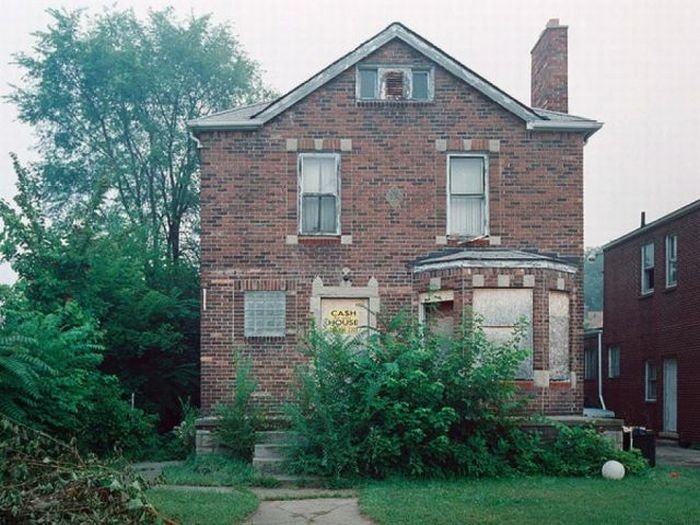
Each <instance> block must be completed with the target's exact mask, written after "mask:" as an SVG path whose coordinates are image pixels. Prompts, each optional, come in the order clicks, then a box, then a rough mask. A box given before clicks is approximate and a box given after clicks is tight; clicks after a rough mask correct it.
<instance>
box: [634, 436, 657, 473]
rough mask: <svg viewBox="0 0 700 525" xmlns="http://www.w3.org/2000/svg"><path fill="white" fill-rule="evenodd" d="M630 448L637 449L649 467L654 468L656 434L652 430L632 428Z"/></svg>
mask: <svg viewBox="0 0 700 525" xmlns="http://www.w3.org/2000/svg"><path fill="white" fill-rule="evenodd" d="M632 446H633V447H634V448H637V449H639V451H640V452H641V453H642V456H644V458H645V459H646V460H647V461H648V462H649V465H650V466H652V467H655V466H656V434H654V432H653V431H652V430H646V429H644V428H634V429H633V430H632Z"/></svg>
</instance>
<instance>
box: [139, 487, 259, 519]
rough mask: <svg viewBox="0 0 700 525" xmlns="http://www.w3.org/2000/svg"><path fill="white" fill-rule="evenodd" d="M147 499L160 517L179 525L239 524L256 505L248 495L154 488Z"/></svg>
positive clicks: (253, 497)
mask: <svg viewBox="0 0 700 525" xmlns="http://www.w3.org/2000/svg"><path fill="white" fill-rule="evenodd" d="M148 499H149V501H150V502H151V503H152V504H153V505H154V506H155V508H156V509H158V511H159V512H160V513H161V514H163V515H164V516H166V517H168V518H171V519H173V520H175V521H177V522H178V523H179V524H181V525H232V524H235V523H240V522H241V521H243V520H244V519H245V518H246V517H247V516H248V515H249V514H250V513H252V512H253V511H254V510H255V509H256V508H257V506H258V498H257V497H256V496H255V494H253V493H252V492H250V491H248V490H245V489H241V490H236V491H233V492H209V491H207V492H205V491H192V490H178V489H173V488H168V487H156V488H153V489H151V490H149V491H148Z"/></svg>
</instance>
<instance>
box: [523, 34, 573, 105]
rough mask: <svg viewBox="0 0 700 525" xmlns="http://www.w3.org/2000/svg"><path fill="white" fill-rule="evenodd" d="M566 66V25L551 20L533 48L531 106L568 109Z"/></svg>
mask: <svg viewBox="0 0 700 525" xmlns="http://www.w3.org/2000/svg"><path fill="white" fill-rule="evenodd" d="M568 67H569V66H568V36H567V28H566V26H560V25H559V21H558V20H550V21H549V23H548V24H547V28H546V29H545V30H544V31H543V32H542V34H541V35H540V38H539V40H538V41H537V43H536V44H535V47H533V48H532V74H531V77H530V81H531V87H530V99H531V104H532V107H534V108H544V109H550V110H553V111H561V112H563V113H567V112H568V111H569V87H568Z"/></svg>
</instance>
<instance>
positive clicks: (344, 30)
mask: <svg viewBox="0 0 700 525" xmlns="http://www.w3.org/2000/svg"><path fill="white" fill-rule="evenodd" d="M105 5H107V6H112V5H115V6H117V7H119V8H128V7H133V8H134V9H135V11H136V12H137V14H139V15H145V14H146V13H147V11H148V9H149V8H155V9H158V8H161V7H164V6H167V5H173V6H174V7H175V9H176V12H177V13H178V14H180V15H182V16H186V15H188V14H190V13H194V14H197V15H199V14H205V13H212V15H213V17H214V19H215V20H216V21H217V22H225V23H229V24H231V26H232V27H233V30H234V33H235V34H236V35H237V36H238V39H239V41H240V43H241V44H242V45H243V47H244V49H245V50H246V51H247V53H248V54H249V55H250V56H251V57H252V58H253V59H255V60H257V62H258V63H259V64H260V65H261V67H262V69H263V70H264V79H265V81H266V82H267V83H268V84H269V85H270V86H271V87H272V88H274V89H275V90H277V91H279V92H281V93H282V92H286V91H288V90H289V89H291V88H293V87H294V86H296V85H297V84H299V83H300V82H302V81H304V80H306V79H307V78H308V77H310V76H312V75H313V74H315V73H316V72H318V71H319V70H320V69H321V68H323V67H325V66H326V65H328V64H329V63H331V62H333V61H334V60H336V59H337V58H338V57H340V56H341V55H343V54H345V53H346V52H347V51H349V50H351V49H353V48H355V47H356V46H357V45H358V44H359V43H360V42H362V41H364V40H366V39H367V38H368V37H370V36H372V35H374V34H375V33H377V32H378V31H380V30H381V29H383V28H384V27H386V26H387V25H389V24H390V23H391V22H393V21H400V22H402V23H404V24H406V25H407V26H408V27H410V28H411V29H413V30H414V31H416V32H418V33H419V34H421V35H422V36H423V37H425V38H427V39H428V40H430V41H431V42H432V43H433V44H435V45H437V46H438V47H440V48H441V49H443V50H444V51H446V52H447V53H448V54H450V55H452V56H454V57H455V58H457V59H458V60H460V61H461V62H462V63H464V64H466V65H467V66H468V67H470V68H471V69H473V70H475V71H476V72H477V73H479V74H481V75H482V76H484V77H486V78H487V79H488V80H490V81H491V82H493V83H494V84H496V85H497V86H499V87H500V88H501V89H503V90H505V91H506V92H508V93H509V94H511V95H512V96H514V97H515V98H517V99H518V100H521V101H523V102H525V103H527V104H529V100H530V50H531V49H532V46H533V44H534V43H535V41H536V39H537V37H538V35H539V33H540V32H541V30H542V29H543V28H544V26H545V24H546V22H547V20H548V19H550V18H559V19H560V21H561V23H562V24H564V25H567V26H569V111H570V112H571V113H572V114H578V115H583V116H586V117H591V118H595V119H597V120H600V121H602V122H604V123H605V126H604V127H603V129H602V130H601V131H599V132H598V133H596V135H594V136H593V137H592V138H591V139H590V141H589V143H588V145H587V146H586V149H585V169H584V171H585V242H586V245H588V246H595V245H600V244H603V243H605V242H607V241H609V240H611V239H613V238H615V237H618V236H620V235H622V234H624V233H626V232H627V231H629V230H631V229H634V228H636V227H637V226H638V225H639V214H640V212H641V211H642V210H645V211H646V213H647V220H648V221H651V220H654V219H655V218H658V217H660V216H662V215H664V214H666V213H668V212H670V211H672V210H674V209H676V208H678V207H680V206H682V205H684V204H686V203H688V202H691V201H693V200H695V199H698V198H700V169H698V154H699V153H700V132H699V129H700V2H697V1H694V0H664V1H659V0H654V1H648V0H634V1H631V0H626V1H617V0H615V1H611V0H607V1H602V0H585V1H545V0H537V1H525V0H510V1H506V0H503V1H497V0H488V1H485V0H478V1H472V0H444V1H441V0H432V1H426V0H388V1H381V0H373V1H372V0H369V1H368V0H353V1H351V2H341V1H311V0H293V1H292V0H196V1H195V0H171V1H152V2H137V1H131V0H117V1H104V2H103V1H97V0H92V1H90V0H82V1H76V0H55V1H45V0H22V1H19V0H0V7H1V8H2V15H1V16H2V26H1V27H2V31H1V32H0V79H2V80H3V81H4V82H3V83H2V87H1V88H0V92H2V94H7V92H8V88H7V83H19V82H21V79H20V76H19V71H18V69H17V68H16V67H15V66H13V65H12V64H11V62H12V53H14V52H17V51H20V50H24V51H26V50H28V49H30V48H31V46H32V45H33V38H32V37H31V35H30V33H31V32H32V31H35V30H38V29H42V28H44V27H45V26H46V24H47V23H48V21H49V17H48V16H47V15H46V13H45V10H46V9H47V8H50V7H66V8H75V7H88V8H90V9H91V10H93V11H99V10H101V9H103V6H105ZM0 125H1V126H2V127H1V129H0V194H1V195H2V196H3V197H5V198H7V197H9V196H11V195H12V194H13V192H14V176H13V172H12V168H11V163H10V160H9V156H8V153H9V152H16V153H18V154H19V156H20V158H21V159H24V160H31V159H32V158H34V155H33V154H32V152H31V145H32V143H33V138H32V133H31V130H30V129H29V128H27V127H26V126H24V125H22V124H20V123H19V122H17V120H16V113H15V111H14V108H13V107H12V106H10V105H9V104H7V103H3V104H0ZM0 278H1V277H0Z"/></svg>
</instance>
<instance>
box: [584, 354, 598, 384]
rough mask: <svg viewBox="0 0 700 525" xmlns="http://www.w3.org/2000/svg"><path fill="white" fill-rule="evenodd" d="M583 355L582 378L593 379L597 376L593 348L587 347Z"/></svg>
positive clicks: (596, 362)
mask: <svg viewBox="0 0 700 525" xmlns="http://www.w3.org/2000/svg"><path fill="white" fill-rule="evenodd" d="M583 357H584V361H583V378H584V379H595V378H596V377H597V376H598V359H597V355H596V351H595V349H593V348H587V349H586V350H585V351H584V353H583Z"/></svg>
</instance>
